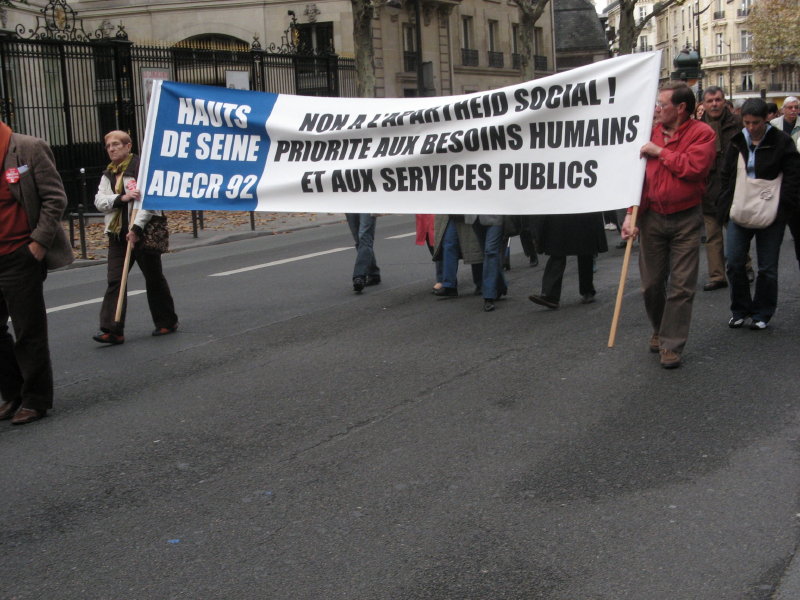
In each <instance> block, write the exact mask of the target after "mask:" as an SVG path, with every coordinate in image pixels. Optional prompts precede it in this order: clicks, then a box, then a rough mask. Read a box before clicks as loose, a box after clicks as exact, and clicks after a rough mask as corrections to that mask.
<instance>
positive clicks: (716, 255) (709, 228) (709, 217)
mask: <svg viewBox="0 0 800 600" xmlns="http://www.w3.org/2000/svg"><path fill="white" fill-rule="evenodd" d="M703 107H704V108H705V111H704V112H703V117H702V118H701V119H700V120H701V121H703V122H705V123H708V124H709V125H711V128H712V129H713V130H714V132H715V133H716V134H717V141H716V145H717V158H716V160H715V161H714V166H713V167H712V168H711V173H709V175H708V187H707V188H706V193H705V194H704V195H703V222H704V223H705V227H706V257H707V258H708V281H707V282H706V284H705V285H704V286H703V290H705V291H706V292H710V291H712V290H718V289H720V288H726V287H728V282H727V280H726V279H725V248H724V245H723V241H722V226H721V225H720V224H719V223H718V222H717V197H718V196H719V192H720V170H721V168H722V161H723V158H724V157H725V152H727V151H728V146H730V145H731V138H733V136H735V135H736V134H737V133H739V132H740V131H741V130H742V121H741V119H740V118H739V117H738V116H736V115H734V114H733V113H731V111H729V110H728V107H727V105H726V104H725V92H723V91H722V88H720V87H717V86H711V87H708V88H706V89H705V91H704V92H703Z"/></svg>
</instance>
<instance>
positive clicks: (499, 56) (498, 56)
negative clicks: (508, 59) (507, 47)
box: [489, 50, 505, 69]
mask: <svg viewBox="0 0 800 600" xmlns="http://www.w3.org/2000/svg"><path fill="white" fill-rule="evenodd" d="M504 62H505V61H504V60H503V53H502V52H492V51H491V50H490V51H489V66H490V67H494V68H496V69H502V68H503V64H504Z"/></svg>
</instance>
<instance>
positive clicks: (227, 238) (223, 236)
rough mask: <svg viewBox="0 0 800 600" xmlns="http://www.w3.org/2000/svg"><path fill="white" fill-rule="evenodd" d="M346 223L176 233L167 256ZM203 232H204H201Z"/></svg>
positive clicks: (86, 262)
mask: <svg viewBox="0 0 800 600" xmlns="http://www.w3.org/2000/svg"><path fill="white" fill-rule="evenodd" d="M346 222H347V221H346V220H344V219H337V220H335V221H326V222H324V223H313V224H309V225H293V226H289V227H283V228H281V229H272V230H265V229H262V230H255V231H240V232H236V231H233V232H230V233H219V234H212V235H210V236H209V237H208V238H206V239H201V238H200V237H197V238H192V237H189V239H188V240H187V241H184V240H182V239H179V240H176V239H175V238H176V237H178V236H187V235H189V236H190V235H191V234H187V233H178V234H173V235H172V236H171V240H170V242H171V243H170V250H169V252H168V254H175V253H177V252H182V251H183V250H192V249H194V248H202V247H205V246H218V245H220V244H227V243H229V242H239V241H242V240H248V239H253V238H259V237H264V236H267V235H281V234H285V233H292V232H294V231H303V230H305V229H315V228H317V227H323V226H325V225H336V224H342V223H346ZM203 231H205V230H203ZM106 263H108V259H107V258H96V259H94V258H76V259H75V260H74V261H73V262H72V264H69V265H67V266H66V267H63V268H61V269H57V270H58V271H68V270H70V269H80V268H82V267H91V266H94V265H104V264H106Z"/></svg>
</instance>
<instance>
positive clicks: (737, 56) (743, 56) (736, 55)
mask: <svg viewBox="0 0 800 600" xmlns="http://www.w3.org/2000/svg"><path fill="white" fill-rule="evenodd" d="M731 60H750V53H749V52H733V53H731Z"/></svg>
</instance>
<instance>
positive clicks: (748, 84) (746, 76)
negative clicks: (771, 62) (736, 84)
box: [742, 73, 753, 92]
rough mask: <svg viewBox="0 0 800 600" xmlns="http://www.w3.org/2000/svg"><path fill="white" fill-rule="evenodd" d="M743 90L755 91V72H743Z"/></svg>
mask: <svg viewBox="0 0 800 600" xmlns="http://www.w3.org/2000/svg"><path fill="white" fill-rule="evenodd" d="M742 91H743V92H752V91H753V74H752V73H742Z"/></svg>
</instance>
